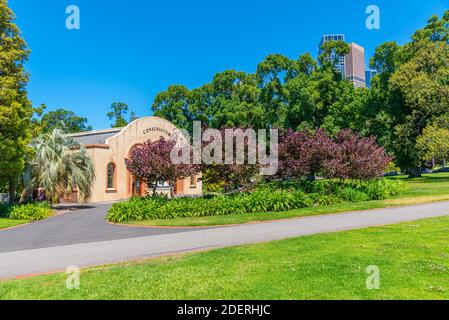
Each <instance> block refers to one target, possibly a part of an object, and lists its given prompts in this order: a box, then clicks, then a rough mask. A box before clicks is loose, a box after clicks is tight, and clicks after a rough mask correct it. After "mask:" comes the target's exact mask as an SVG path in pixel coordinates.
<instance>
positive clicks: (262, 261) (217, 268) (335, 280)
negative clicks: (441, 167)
mask: <svg viewBox="0 0 449 320" xmlns="http://www.w3.org/2000/svg"><path fill="white" fill-rule="evenodd" d="M372 265H375V266H377V267H378V268H379V270H380V289H379V290H368V289H367V288H366V280H367V277H368V274H367V273H366V269H367V267H368V266H372ZM66 279H67V275H66V274H64V273H59V274H53V275H43V276H38V277H32V278H24V279H18V280H11V281H6V282H0V298H3V299H449V217H442V218H436V219H426V220H420V221H415V222H411V223H403V224H398V225H390V226H384V227H375V228H368V229H362V230H354V231H346V232H340V233H331V234H321V235H313V236H307V237H301V238H295V239H288V240H281V241H275V242H269V243H263V244H257V245H247V246H238V247H233V248H225V249H218V250H212V251H208V252H201V253H193V254H188V255H182V256H176V257H168V258H158V259H154V260H149V261H146V262H139V263H130V264H122V265H115V266H106V267H100V268H94V269H86V270H82V272H81V275H80V289H79V290H68V289H66V287H65V281H66Z"/></svg>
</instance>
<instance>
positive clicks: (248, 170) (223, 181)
mask: <svg viewBox="0 0 449 320" xmlns="http://www.w3.org/2000/svg"><path fill="white" fill-rule="evenodd" d="M247 129H249V130H250V128H240V127H239V128H222V129H220V131H219V133H220V135H221V141H222V142H223V143H221V144H217V146H218V147H219V148H221V150H216V148H214V149H211V150H210V157H211V158H212V159H215V157H216V158H220V159H218V161H217V162H213V163H211V164H203V165H202V166H201V169H202V171H203V181H204V182H205V183H206V184H208V185H222V186H223V187H224V191H225V192H227V191H232V190H236V189H241V188H243V187H245V186H247V185H250V184H251V183H252V181H254V179H255V178H254V177H255V175H256V174H257V173H258V172H259V169H260V166H259V164H257V163H252V161H250V159H251V158H253V159H256V156H257V155H256V154H255V153H256V149H257V145H256V143H257V142H256V141H255V140H254V141H253V142H254V144H253V145H252V147H251V142H250V137H249V135H248V136H245V137H244V138H243V140H242V145H241V147H242V148H243V149H242V150H243V152H244V155H243V156H242V159H241V160H243V162H244V163H243V164H242V163H240V162H237V148H233V150H232V152H233V154H232V156H233V158H232V161H227V159H226V148H225V143H224V142H225V140H226V135H227V133H226V132H227V131H228V130H229V132H235V133H238V132H240V134H241V136H244V135H245V134H246V133H247V132H248V131H247ZM252 138H254V139H255V138H256V137H252ZM214 139H215V138H214V137H211V139H210V140H209V141H203V150H206V148H208V146H209V144H211V143H213V142H214ZM234 140H235V139H234V138H233V140H232V141H233V143H234ZM237 143H238V142H237ZM207 150H209V149H207Z"/></svg>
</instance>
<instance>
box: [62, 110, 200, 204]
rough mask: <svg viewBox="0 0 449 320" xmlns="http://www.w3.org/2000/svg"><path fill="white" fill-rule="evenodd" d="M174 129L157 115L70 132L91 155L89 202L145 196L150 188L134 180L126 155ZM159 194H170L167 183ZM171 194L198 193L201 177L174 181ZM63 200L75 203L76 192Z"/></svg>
mask: <svg viewBox="0 0 449 320" xmlns="http://www.w3.org/2000/svg"><path fill="white" fill-rule="evenodd" d="M176 130H177V128H176V127H175V126H174V125H173V124H172V123H170V122H169V121H167V120H165V119H162V118H159V117H144V118H139V119H137V120H135V121H133V122H132V123H130V124H129V125H128V126H126V127H124V128H113V129H105V130H96V131H89V132H80V133H75V134H70V135H69V137H71V138H72V139H73V140H75V141H77V142H79V143H80V144H81V145H83V146H84V148H85V149H86V151H87V153H88V154H89V156H90V157H91V158H92V161H93V164H94V167H95V174H96V179H95V181H94V183H93V186H92V196H91V198H90V201H91V202H101V201H115V200H124V199H128V198H131V197H133V196H145V195H147V194H148V193H149V192H150V191H149V187H148V186H147V185H146V184H145V183H144V182H141V181H139V180H138V179H136V178H135V177H134V176H133V175H132V174H131V173H130V172H129V171H128V170H127V168H126V165H125V158H128V157H129V154H130V151H131V149H132V148H133V147H134V146H137V145H139V144H143V143H144V142H146V141H148V140H150V141H155V140H158V139H160V138H161V137H164V138H165V139H169V138H170V137H172V135H173V134H174V133H175V131H176ZM157 192H159V193H161V192H162V193H169V192H170V189H169V187H168V184H167V183H165V182H160V183H159V185H158V187H157ZM174 193H175V194H176V195H178V196H181V195H185V196H195V195H201V193H202V183H201V179H200V176H199V175H197V176H191V177H187V178H185V179H182V180H179V181H177V182H176V186H175V189H174ZM65 201H70V202H78V197H77V192H74V193H73V194H72V195H71V198H70V199H65Z"/></svg>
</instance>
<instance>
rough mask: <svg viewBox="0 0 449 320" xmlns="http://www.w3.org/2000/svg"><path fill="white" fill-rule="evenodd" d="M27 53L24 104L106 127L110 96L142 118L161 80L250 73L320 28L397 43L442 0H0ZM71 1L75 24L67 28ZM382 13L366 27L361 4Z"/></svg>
mask: <svg viewBox="0 0 449 320" xmlns="http://www.w3.org/2000/svg"><path fill="white" fill-rule="evenodd" d="M9 3H10V6H11V7H12V9H13V10H14V11H15V13H16V15H17V23H18V25H19V27H20V28H21V30H22V32H23V35H24V37H25V39H26V41H27V43H28V45H29V47H30V49H31V50H32V54H31V56H30V60H29V62H28V63H27V69H28V71H29V72H30V74H31V80H30V83H29V86H28V90H29V96H30V99H31V100H32V101H33V105H35V106H38V105H40V104H41V103H45V104H46V105H47V111H48V110H54V109H56V108H66V109H70V110H73V111H74V112H76V113H77V114H78V115H80V116H84V117H87V118H88V120H89V123H90V124H91V125H92V126H93V127H94V128H95V129H101V128H107V127H109V126H110V121H109V120H108V119H107V117H106V113H107V112H108V111H109V107H110V104H111V103H112V102H118V101H121V102H126V103H128V104H129V106H130V107H131V108H132V110H134V111H135V112H136V113H137V115H138V116H147V115H151V108H150V106H151V103H152V101H153V98H154V96H155V95H156V94H157V93H158V92H160V91H162V90H165V89H166V88H167V86H169V85H170V84H175V83H176V84H184V85H186V86H188V87H189V88H195V87H198V86H201V85H202V84H204V83H206V82H209V81H210V80H211V79H212V77H213V75H214V74H215V73H217V72H220V71H224V70H227V69H236V70H242V71H247V72H254V71H255V69H256V66H257V64H258V63H259V62H260V61H262V60H263V59H264V57H265V56H267V55H268V54H270V53H281V54H284V55H286V56H288V57H290V58H297V57H298V56H299V55H300V54H302V53H305V52H311V53H312V54H313V55H314V56H316V53H317V45H318V42H319V40H320V37H321V35H322V34H324V33H345V34H346V40H347V41H350V42H356V43H358V44H360V45H362V46H364V47H365V53H366V60H367V62H368V61H369V58H370V57H371V56H372V54H373V52H374V49H375V48H376V46H377V45H379V44H381V43H383V42H385V41H391V40H396V41H398V42H399V43H404V42H406V41H407V40H408V39H409V38H410V36H411V35H412V33H413V32H414V30H416V29H417V28H420V27H422V26H423V25H425V22H426V20H427V18H428V17H430V16H431V15H432V14H439V15H441V14H442V13H443V12H444V10H446V9H449V0H429V1H422V0H394V1H391V0H371V1H365V0H340V1H335V0H333V1H331V0H315V1H303V0H270V1H268V0H226V1H225V0H189V1H180V0H164V1H162V0H158V1H156V0H128V1H122V0H120V1H119V0H69V1H64V0H9ZM71 4H74V5H77V6H78V7H79V8H80V12H81V29H80V30H67V29H66V27H65V20H66V17H67V15H66V13H65V10H66V7H67V6H68V5H71ZM370 4H375V5H377V6H378V7H379V8H380V10H381V29H380V30H368V29H366V28H365V19H366V17H367V15H366V14H365V8H366V7H367V6H368V5H370Z"/></svg>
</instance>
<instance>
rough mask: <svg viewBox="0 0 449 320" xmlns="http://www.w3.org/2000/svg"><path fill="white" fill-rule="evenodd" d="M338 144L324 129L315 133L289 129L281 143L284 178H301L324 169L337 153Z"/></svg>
mask: <svg viewBox="0 0 449 320" xmlns="http://www.w3.org/2000/svg"><path fill="white" fill-rule="evenodd" d="M335 148H336V145H335V143H334V142H333V141H332V139H331V138H330V137H329V136H328V135H327V134H326V133H325V132H324V131H323V130H321V129H320V130H318V131H316V132H315V133H310V132H305V131H293V130H291V129H290V130H288V131H287V132H285V133H284V134H283V136H282V138H281V143H280V145H279V170H278V175H279V176H280V177H282V178H294V179H301V178H303V177H305V176H309V177H312V178H313V179H314V177H315V175H316V174H317V173H319V172H321V171H322V169H323V168H324V167H325V166H326V163H327V162H329V161H331V159H332V157H333V155H334V154H335Z"/></svg>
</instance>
